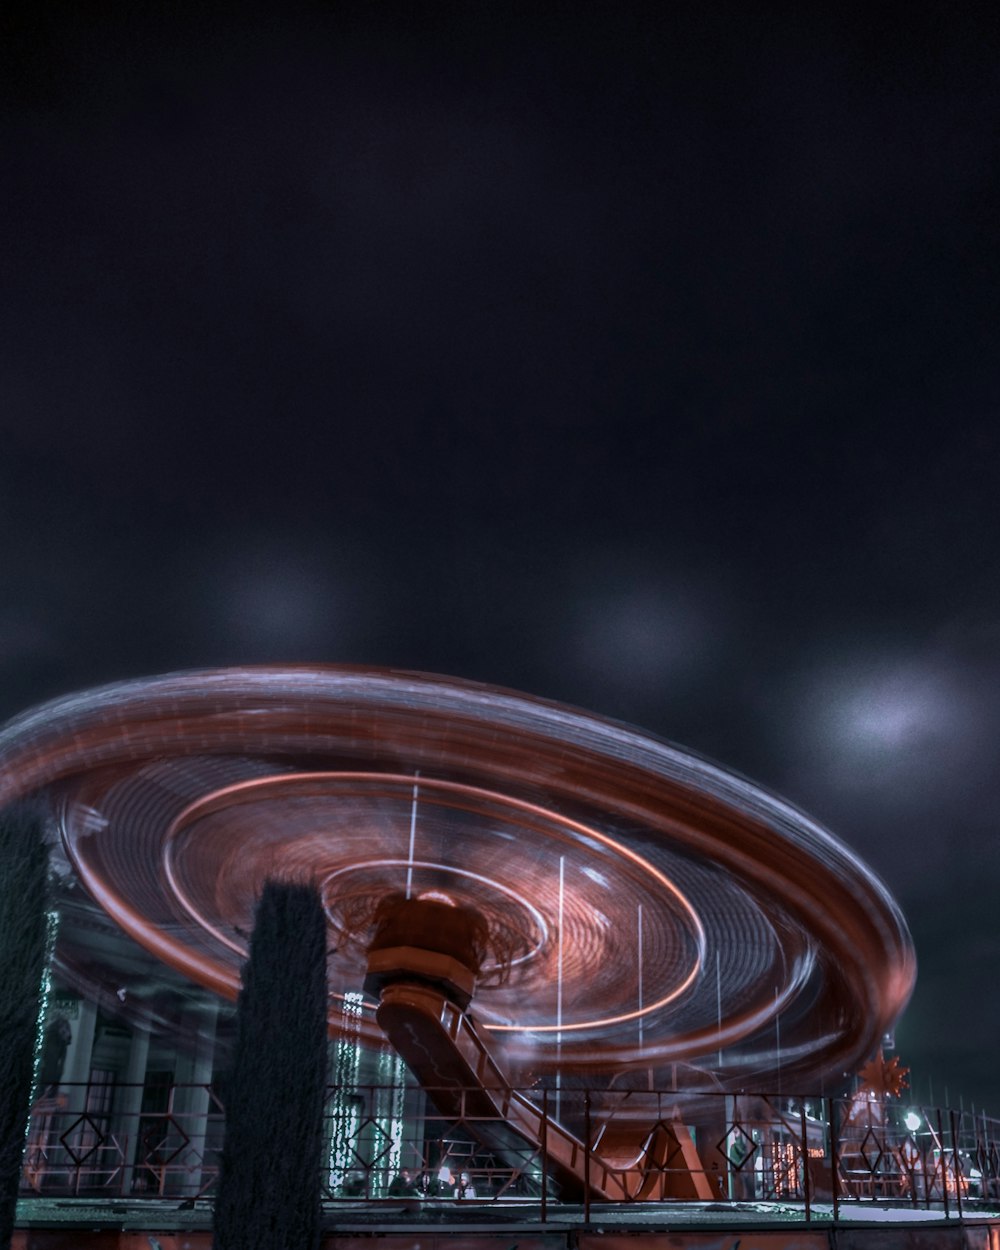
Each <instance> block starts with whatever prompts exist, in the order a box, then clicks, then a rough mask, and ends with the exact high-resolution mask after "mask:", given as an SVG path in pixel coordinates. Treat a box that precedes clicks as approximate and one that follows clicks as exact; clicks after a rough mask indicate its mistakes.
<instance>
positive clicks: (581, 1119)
mask: <svg viewBox="0 0 1000 1250" xmlns="http://www.w3.org/2000/svg"><path fill="white" fill-rule="evenodd" d="M128 1088H129V1087H126V1086H119V1087H118V1090H119V1097H121V1099H122V1102H123V1105H125V1106H127V1107H130V1108H131V1110H129V1111H127V1112H126V1111H123V1112H122V1113H121V1114H119V1115H115V1114H114V1109H113V1108H112V1112H111V1113H110V1114H106V1115H105V1114H102V1115H95V1114H93V1113H90V1112H87V1111H82V1112H80V1111H72V1110H70V1108H72V1107H79V1106H81V1105H85V1101H84V1100H83V1099H80V1098H78V1097H77V1096H76V1095H75V1094H74V1093H73V1091H69V1092H68V1093H63V1094H62V1095H60V1096H59V1097H57V1098H53V1097H48V1098H47V1099H45V1100H42V1101H40V1102H39V1103H38V1104H37V1105H36V1107H35V1108H34V1111H33V1114H32V1118H31V1123H30V1126H29V1131H28V1135H27V1141H26V1149H25V1154H24V1166H23V1173H22V1195H23V1196H26V1197H30V1196H31V1195H32V1194H35V1195H44V1196H94V1195H115V1196H130V1197H135V1198H140V1197H143V1196H148V1197H156V1198H162V1197H171V1196H176V1197H178V1198H203V1197H207V1198H211V1196H212V1193H213V1190H214V1186H215V1183H216V1179H217V1175H218V1167H219V1155H220V1152H221V1147H222V1140H223V1133H224V1117H225V1111H224V1107H223V1106H222V1104H221V1102H220V1101H219V1099H218V1097H217V1096H216V1094H215V1092H214V1091H213V1090H211V1089H207V1088H206V1087H188V1089H187V1093H186V1094H184V1096H182V1091H181V1087H174V1090H173V1091H171V1095H170V1097H169V1098H168V1099H167V1100H166V1101H165V1103H164V1102H163V1101H162V1100H161V1104H160V1105H165V1106H166V1108H167V1109H166V1110H164V1111H160V1112H146V1111H143V1110H141V1109H137V1108H141V1096H140V1093H139V1091H133V1093H132V1096H131V1099H129V1098H128V1096H127V1095H126V1093H125V1091H127V1090H128ZM195 1090H196V1091H197V1095H198V1096H197V1097H195V1096H194V1092H193V1091H195ZM526 1093H527V1094H528V1096H529V1097H530V1098H531V1099H532V1101H533V1103H534V1104H535V1106H536V1107H537V1108H538V1112H539V1114H538V1120H537V1123H538V1125H539V1126H540V1131H539V1138H538V1140H537V1141H526V1140H524V1139H523V1138H522V1137H520V1136H518V1135H517V1134H516V1133H515V1132H513V1131H512V1130H511V1129H510V1128H509V1127H508V1126H507V1125H506V1123H505V1122H503V1121H501V1120H498V1119H496V1118H495V1115H492V1114H491V1115H487V1114H484V1112H483V1107H484V1103H483V1101H482V1099H478V1100H477V1099H475V1098H474V1096H473V1094H474V1091H471V1090H470V1091H467V1093H466V1094H463V1095H461V1096H460V1097H456V1091H454V1090H452V1091H450V1094H449V1098H448V1099H447V1100H446V1106H447V1111H448V1114H442V1113H439V1112H438V1111H437V1110H436V1108H435V1106H434V1103H433V1100H432V1097H430V1096H429V1095H428V1094H427V1093H426V1092H425V1091H423V1090H421V1089H419V1088H407V1089H406V1090H405V1091H404V1092H403V1094H402V1096H401V1101H400V1100H399V1099H397V1101H396V1102H395V1103H393V1102H392V1100H390V1099H387V1097H386V1090H385V1088H383V1087H376V1086H356V1087H352V1089H351V1090H350V1092H349V1098H347V1099H346V1100H345V1097H343V1096H342V1095H343V1094H344V1091H343V1090H340V1091H335V1090H331V1092H330V1097H329V1098H328V1100H327V1104H326V1112H325V1113H326V1117H327V1126H328V1131H327V1138H326V1140H327V1153H328V1163H327V1166H326V1171H325V1189H324V1198H325V1201H326V1202H328V1203H329V1204H331V1205H332V1206H337V1205H341V1204H351V1203H358V1202H395V1201H398V1200H399V1199H400V1198H403V1199H404V1200H407V1201H414V1202H418V1203H419V1202H448V1201H463V1200H467V1201H468V1200H472V1201H476V1202H479V1203H495V1202H504V1203H506V1202H521V1203H533V1204H539V1203H540V1204H541V1208H542V1212H543V1218H544V1213H545V1211H546V1210H547V1207H548V1205H549V1204H557V1203H559V1202H566V1201H572V1202H579V1201H580V1200H581V1193H583V1194H584V1197H583V1200H584V1202H585V1204H589V1203H590V1202H596V1201H597V1198H596V1197H595V1196H594V1195H595V1194H596V1192H597V1191H596V1190H595V1189H593V1188H591V1189H590V1190H587V1191H586V1192H585V1187H584V1186H583V1184H582V1181H581V1184H580V1186H578V1187H577V1190H576V1192H575V1193H572V1194H570V1193H569V1192H568V1191H567V1190H566V1188H565V1184H564V1185H563V1187H560V1184H559V1183H558V1182H557V1177H558V1176H559V1175H562V1176H563V1177H564V1180H565V1176H566V1173H565V1170H564V1171H563V1172H560V1171H559V1168H558V1167H556V1166H555V1165H554V1163H553V1158H552V1157H551V1156H550V1154H549V1150H548V1149H547V1146H546V1141H547V1131H548V1129H547V1126H548V1124H550V1123H552V1122H556V1121H558V1122H559V1123H561V1124H562V1125H563V1126H564V1127H565V1128H566V1129H567V1130H568V1131H569V1132H571V1133H572V1134H573V1135H574V1136H575V1137H576V1138H577V1139H578V1146H579V1150H578V1155H577V1156H575V1157H576V1160H577V1165H578V1175H579V1176H580V1177H587V1178H589V1181H590V1184H591V1186H594V1185H601V1186H603V1191H604V1193H606V1194H608V1195H609V1196H612V1197H613V1198H614V1200H616V1201H619V1202H625V1203H630V1202H639V1201H649V1200H656V1201H671V1200H685V1199H690V1198H691V1197H692V1196H694V1191H693V1188H692V1185H693V1182H692V1166H693V1167H694V1168H695V1170H697V1171H699V1172H700V1173H701V1184H702V1188H701V1189H699V1191H698V1192H699V1195H700V1197H701V1198H704V1197H705V1195H706V1194H708V1195H710V1196H711V1197H712V1198H713V1199H714V1200H717V1201H754V1200H757V1201H765V1202H766V1201H782V1202H791V1203H801V1204H802V1206H803V1209H804V1214H805V1217H806V1218H830V1217H831V1214H832V1216H833V1218H836V1217H837V1212H838V1210H839V1207H840V1206H841V1205H843V1204H845V1203H853V1202H866V1201H883V1202H884V1201H890V1202H895V1203H904V1204H912V1205H914V1206H922V1207H928V1208H931V1207H934V1208H940V1209H942V1210H944V1211H945V1212H947V1213H948V1214H949V1215H957V1216H961V1215H963V1214H964V1213H965V1211H966V1209H967V1208H968V1209H969V1210H971V1211H974V1210H975V1209H976V1208H977V1207H982V1206H986V1205H988V1204H995V1203H997V1202H1000V1122H997V1121H995V1120H992V1119H989V1118H988V1117H986V1116H985V1115H982V1114H980V1113H973V1112H971V1111H962V1112H941V1111H938V1110H937V1109H935V1108H928V1107H922V1106H912V1105H910V1104H906V1103H903V1102H899V1101H897V1100H889V1101H888V1102H887V1103H886V1102H875V1101H870V1102H867V1103H866V1102H865V1101H864V1100H863V1099H861V1098H860V1097H859V1096H858V1095H855V1096H854V1097H852V1098H845V1099H812V1100H811V1099H801V1098H789V1097H788V1096H787V1095H786V1096H784V1097H782V1098H776V1097H766V1096H764V1095H760V1094H754V1095H748V1094H743V1093H740V1094H723V1093H720V1092H718V1091H711V1092H702V1091H698V1092H677V1091H647V1090H642V1091H630V1090H626V1091H618V1090H607V1089H605V1090H600V1091H597V1090H595V1091H587V1090H579V1089H576V1090H566V1089H563V1090H556V1089H551V1088H550V1089H548V1090H544V1089H543V1090H538V1089H535V1090H533V1091H526ZM175 1094H176V1096H175ZM74 1098H75V1099H76V1100H75V1101H74ZM195 1105H197V1106H198V1108H199V1110H197V1111H185V1110H183V1108H185V1107H190V1106H195ZM390 1105H392V1106H396V1107H400V1106H401V1107H403V1111H402V1112H401V1113H399V1114H397V1113H396V1112H394V1113H393V1115H394V1116H395V1118H390V1117H389V1116H388V1115H387V1114H385V1113H384V1108H385V1107H387V1106H390ZM443 1105H444V1104H443ZM345 1108H347V1110H345ZM380 1109H382V1110H380ZM647 1142H648V1143H650V1147H649V1151H648V1153H647V1155H646V1157H645V1162H644V1167H642V1168H640V1167H636V1166H635V1163H636V1158H637V1157H638V1156H639V1155H641V1153H642V1148H643V1145H644V1143H647ZM575 1149H576V1148H575V1147H574V1150H575ZM692 1160H694V1161H695V1162H694V1164H692ZM404 1169H405V1172H404ZM695 1188H697V1186H695Z"/></svg>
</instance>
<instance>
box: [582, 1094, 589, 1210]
mask: <svg viewBox="0 0 1000 1250" xmlns="http://www.w3.org/2000/svg"><path fill="white" fill-rule="evenodd" d="M583 1222H584V1224H585V1225H587V1224H589V1223H590V1090H589V1089H588V1090H586V1091H585V1093H584V1095H583Z"/></svg>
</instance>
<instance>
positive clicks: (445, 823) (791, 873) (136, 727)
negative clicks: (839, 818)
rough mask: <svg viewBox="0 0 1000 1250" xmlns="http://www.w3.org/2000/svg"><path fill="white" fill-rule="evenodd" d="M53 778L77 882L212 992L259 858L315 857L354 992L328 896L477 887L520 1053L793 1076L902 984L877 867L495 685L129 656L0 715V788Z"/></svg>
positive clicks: (603, 726) (869, 1038)
mask: <svg viewBox="0 0 1000 1250" xmlns="http://www.w3.org/2000/svg"><path fill="white" fill-rule="evenodd" d="M45 789H49V790H50V791H51V792H52V793H53V795H54V796H55V797H56V799H57V801H58V804H59V810H60V812H61V821H62V834H63V839H64V843H65V847H66V851H67V854H68V855H69V857H70V859H71V861H72V862H73V864H74V866H75V868H76V871H77V873H78V875H79V877H80V880H81V881H82V883H83V884H84V885H85V887H86V889H87V890H88V891H89V892H90V894H91V896H92V897H93V898H94V899H95V900H96V901H97V902H98V903H99V904H100V905H101V906H102V907H103V908H104V909H105V910H106V911H107V912H108V913H109V914H110V915H111V916H113V917H114V918H115V919H116V920H117V922H118V923H119V924H120V925H121V927H122V928H123V929H125V930H126V931H127V932H128V933H130V934H131V935H132V936H134V937H135V938H136V939H137V940H138V941H139V942H140V943H142V945H144V946H145V947H147V949H149V950H151V951H153V952H154V953H155V954H157V955H158V956H159V957H160V958H162V959H163V960H165V961H166V962H167V963H170V964H171V965H172V966H174V967H176V968H178V969H180V970H181V971H183V972H184V973H186V974H187V975H188V976H190V977H192V978H193V979H194V980H196V981H200V982H201V983H203V984H204V985H206V986H208V987H210V988H211V989H213V990H215V991H217V992H219V993H222V994H225V995H229V996H233V995H235V993H236V991H237V988H238V983H239V965H240V960H241V958H242V956H243V953H244V952H245V949H246V942H247V938H246V934H247V931H248V926H249V924H250V923H252V909H253V902H254V899H255V897H256V894H257V892H258V891H259V889H260V886H261V884H262V881H263V879H264V878H265V877H266V876H268V875H282V876H290V877H293V878H296V879H310V880H316V881H318V882H321V883H325V887H324V888H325V893H326V897H327V901H328V904H329V906H330V908H331V915H332V916H333V917H334V919H333V920H332V921H331V929H332V931H333V933H334V934H335V935H336V936H339V937H340V938H341V940H340V942H339V943H338V944H336V946H335V949H334V950H333V951H332V953H331V956H330V970H331V978H332V980H331V984H332V988H333V990H334V992H335V993H336V994H347V993H350V994H352V1001H355V999H354V996H355V995H356V993H357V990H358V988H359V987H360V982H361V979H362V977H363V961H362V960H361V958H360V956H361V954H362V952H363V946H364V943H363V941H362V940H361V939H360V938H359V939H358V940H357V941H355V940H353V939H352V938H351V937H350V936H348V937H347V938H346V939H344V935H343V933H342V932H341V929H342V928H343V926H340V927H338V925H339V922H338V921H336V916H338V915H340V914H341V913H340V912H339V911H338V910H337V908H338V906H340V905H341V904H343V905H344V906H346V903H344V899H345V898H348V896H350V897H356V896H359V895H360V896H364V895H365V893H366V891H369V890H372V891H375V892H378V891H386V890H390V889H392V890H398V889H399V888H400V887H401V886H403V885H405V886H412V888H413V889H414V891H415V892H424V891H426V890H436V891H438V892H441V893H444V894H448V895H449V896H450V897H453V898H454V899H455V900H456V901H457V902H460V903H463V904H469V905H472V906H474V907H477V908H478V909H480V910H481V911H483V912H485V914H486V917H487V919H490V920H492V921H493V922H495V924H496V925H497V926H499V927H500V928H501V929H503V926H507V928H506V929H504V930H503V931H504V932H509V933H510V934H512V935H513V937H514V938H516V939H517V941H519V942H520V943H521V945H520V946H519V947H518V948H517V952H516V954H515V957H514V958H512V960H511V973H510V980H509V982H508V984H507V985H506V986H504V985H501V984H491V983H489V980H488V978H487V980H486V982H485V983H484V984H483V985H482V987H481V989H480V990H479V991H478V992H477V995H476V1000H475V1005H474V1010H475V1012H476V1015H477V1017H478V1018H479V1019H480V1020H481V1021H482V1022H483V1023H484V1024H485V1025H486V1026H487V1027H490V1028H492V1029H493V1030H494V1031H496V1032H502V1033H504V1037H505V1040H504V1047H505V1050H506V1052H507V1057H508V1061H509V1063H510V1064H511V1066H512V1067H513V1068H514V1070H515V1072H516V1071H517V1070H518V1069H519V1068H523V1069H525V1070H526V1069H529V1068H530V1069H531V1070H534V1071H540V1070H544V1069H546V1068H548V1069H560V1070H565V1071H569V1072H574V1071H575V1072H580V1073H586V1072H588V1071H596V1070H608V1069H620V1068H627V1067H657V1066H658V1065H659V1066H662V1065H664V1064H666V1063H672V1062H678V1061H682V1062H696V1063H698V1064H700V1065H701V1066H709V1067H712V1068H714V1069H715V1070H716V1073H717V1075H719V1076H720V1078H721V1079H723V1080H724V1081H726V1082H728V1084H729V1085H730V1087H732V1088H740V1087H744V1086H746V1085H747V1084H749V1082H750V1081H751V1080H754V1081H763V1080H765V1079H766V1076H767V1074H769V1073H773V1072H775V1071H776V1070H777V1069H778V1068H779V1067H780V1070H781V1072H782V1081H783V1083H787V1082H791V1081H792V1080H796V1079H798V1080H801V1081H802V1082H803V1083H804V1082H805V1081H806V1080H809V1079H812V1077H813V1076H815V1075H817V1074H821V1073H824V1072H831V1071H838V1070H839V1071H843V1070H845V1069H846V1068H848V1067H849V1066H851V1065H852V1064H854V1063H856V1062H859V1061H861V1060H863V1059H864V1058H865V1057H866V1055H867V1052H868V1051H869V1050H870V1049H871V1048H872V1047H873V1046H874V1045H876V1044H877V1042H878V1039H879V1037H880V1036H881V1034H882V1033H883V1032H885V1031H886V1030H887V1029H888V1028H890V1027H891V1026H892V1024H893V1022H894V1021H895V1019H896V1017H897V1016H898V1015H899V1013H900V1011H901V1010H902V1008H903V1006H905V1003H906V1001H907V999H908V997H909V994H910V992H911V989H912V985H913V979H914V959H913V950H912V944H911V942H910V939H909V934H908V932H907V930H906V926H905V923H904V922H903V920H902V917H901V915H900V913H899V910H898V908H897V907H896V905H895V903H894V902H893V900H892V899H891V897H890V896H889V894H888V892H887V891H886V890H885V887H884V886H883V885H882V884H881V883H880V882H879V881H878V880H877V879H876V878H875V877H874V876H873V875H872V873H871V872H870V871H869V870H868V869H867V868H866V867H865V866H864V864H862V863H861V861H860V860H859V859H858V858H857V856H855V855H854V854H853V853H852V852H851V851H849V850H848V849H847V848H846V847H844V846H843V845H842V844H841V843H839V842H837V841H836V839H834V838H833V837H832V836H831V835H830V834H829V833H827V832H826V831H825V830H823V829H822V828H820V827H819V826H818V825H816V824H815V822H813V821H811V820H810V819H809V818H808V817H807V816H805V815H804V814H803V813H801V812H799V811H797V810H796V809H794V808H792V807H791V806H790V805H789V804H787V803H785V802H783V801H782V800H781V799H779V798H777V797H775V796H772V795H769V794H767V793H766V792H764V791H762V790H761V789H760V788H759V787H756V786H754V785H752V784H751V783H750V782H747V781H745V780H743V779H742V778H739V777H736V776H733V775H732V774H730V773H726V772H725V771H724V770H722V769H720V768H718V767H716V766H715V765H713V764H710V763H708V762H706V761H704V760H701V759H699V758H697V757H695V756H692V755H690V754H689V753H686V752H683V751H680V750H679V749H678V748H676V747H673V746H670V745H669V744H667V743H664V742H661V741H658V740H656V739H654V738H651V737H649V736H648V735H645V734H642V733H640V732H638V731H636V730H633V729H630V728H629V727H627V726H623V725H619V724H616V723H614V722H611V721H607V720H603V719H601V718H599V717H596V716H592V715H589V714H587V713H585V712H581V711H578V710H576V709H572V708H567V707H564V706H561V705H558V704H554V703H549V702H546V701H544V700H540V699H533V698H531V697H529V696H526V695H521V694H517V693H514V692H510V691H503V690H497V689H494V688H491V687H486V686H480V685H476V684H473V683H468V682H460V681H455V680H451V679H446V678H437V677H430V676H424V675H417V674H410V673H398V672H392V671H372V670H361V669H350V668H316V669H306V668H264V669H233V670H220V671H210V672H203V673H187V674H175V675H170V676H167V677H161V678H153V679H149V680H147V681H136V682H127V683H122V684H120V685H116V686H111V687H107V688H104V689H102V690H97V691H92V692H87V693H84V694H81V695H75V696H71V697H69V698H67V699H63V700H58V701H56V702H54V703H51V704H48V705H45V706H43V707H41V708H39V709H36V710H34V711H31V712H28V713H26V714H25V715H23V716H21V717H19V718H17V719H16V720H15V721H13V722H11V723H10V724H8V725H7V726H6V727H4V728H3V729H2V730H0V802H2V801H6V800H8V799H11V798H14V797H16V796H18V795H23V794H28V793H31V792H35V791H40V790H45ZM404 870H405V874H407V875H404ZM335 889H336V890H339V891H340V893H339V894H337V896H336V898H334V896H333V894H332V893H331V891H333V890H335ZM352 892H353V893H352ZM348 901H349V900H348ZM560 916H563V925H562V927H561V928H560V926H559V923H558V919H559V917H560ZM639 950H641V951H642V960H641V961H640V958H639V954H638V952H639ZM558 968H561V969H562V970H563V974H564V975H563V978H562V982H561V984H560V986H559V987H558V994H559V997H558V1003H556V998H555V995H556V992H557V986H556V985H555V972H556V970H557V969H558ZM779 1015H780V1037H781V1052H780V1054H776V1053H775V1051H776V1046H775V1039H776V1037H777V1036H778V1033H779V1029H778V1021H777V1019H776V1017H778V1016H779ZM340 1018H341V1017H340V1013H339V1007H338V1006H336V1005H335V1006H334V1008H333V1011H332V1014H331V1027H333V1028H336V1027H338V1024H339V1021H340ZM361 1028H362V1036H365V1037H368V1038H369V1039H370V1040H375V1038H376V1036H377V1035H376V1032H375V1025H374V1023H373V1022H372V1021H371V1020H370V1017H369V1016H365V1017H363V1019H362V1026H361ZM720 1053H721V1054H722V1061H721V1066H720V1064H719V1063H718V1062H717V1059H716V1056H717V1055H718V1054H720Z"/></svg>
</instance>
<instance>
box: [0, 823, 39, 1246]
mask: <svg viewBox="0 0 1000 1250" xmlns="http://www.w3.org/2000/svg"><path fill="white" fill-rule="evenodd" d="M47 880H48V852H47V850H46V847H45V842H44V838H43V820H42V813H41V810H40V809H38V808H36V807H33V806H29V805H26V804H21V805H17V806H13V807H8V808H7V809H6V810H4V811H2V812H0V1250H9V1247H10V1243H11V1238H12V1236H13V1232H14V1218H15V1213H16V1207H17V1190H18V1185H19V1184H20V1179H21V1160H22V1156H23V1154H24V1138H25V1131H26V1129H27V1124H28V1115H29V1112H30V1110H31V1082H32V1077H33V1074H34V1066H35V1043H36V1039H37V1032H38V1012H39V1006H40V1000H41V989H42V977H43V976H44V974H45V950H46V930H47V920H46V915H45V909H46V904H47Z"/></svg>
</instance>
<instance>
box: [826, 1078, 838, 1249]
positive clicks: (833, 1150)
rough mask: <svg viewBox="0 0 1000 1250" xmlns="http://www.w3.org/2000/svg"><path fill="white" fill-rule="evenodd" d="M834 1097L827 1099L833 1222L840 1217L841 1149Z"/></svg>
mask: <svg viewBox="0 0 1000 1250" xmlns="http://www.w3.org/2000/svg"><path fill="white" fill-rule="evenodd" d="M833 1111H834V1107H833V1099H832V1098H828V1099H827V1100H826V1121H827V1124H828V1125H829V1126H830V1189H831V1191H832V1195H833V1222H834V1224H836V1222H837V1220H838V1219H839V1218H840V1159H839V1158H838V1156H839V1154H840V1151H839V1150H838V1149H837V1125H836V1124H835V1123H834V1118H833Z"/></svg>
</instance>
